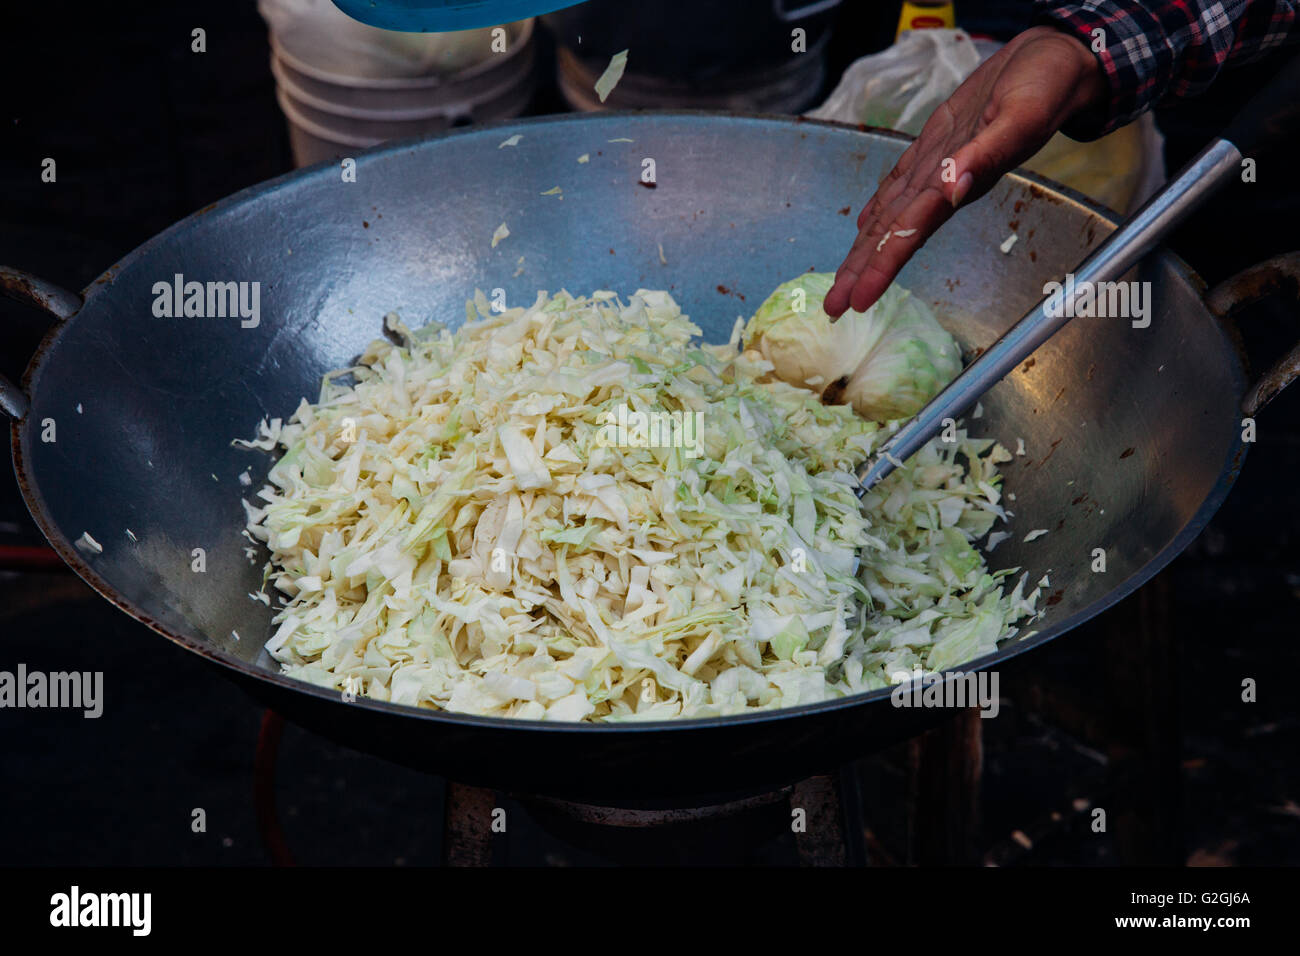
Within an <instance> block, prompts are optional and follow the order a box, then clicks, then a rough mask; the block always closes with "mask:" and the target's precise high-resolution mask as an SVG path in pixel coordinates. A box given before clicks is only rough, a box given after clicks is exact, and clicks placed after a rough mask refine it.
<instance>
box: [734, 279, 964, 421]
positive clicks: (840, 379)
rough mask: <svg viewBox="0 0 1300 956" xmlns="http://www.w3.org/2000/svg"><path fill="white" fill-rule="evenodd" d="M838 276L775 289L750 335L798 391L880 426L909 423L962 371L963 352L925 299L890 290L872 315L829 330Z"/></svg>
mask: <svg viewBox="0 0 1300 956" xmlns="http://www.w3.org/2000/svg"><path fill="white" fill-rule="evenodd" d="M834 280H835V276H834V274H833V273H830V272H808V273H805V274H804V275H801V276H799V277H798V278H797V279H791V280H790V281H789V282H785V283H782V284H781V285H779V286H777V288H776V291H775V292H773V293H772V294H771V295H770V296H768V297H767V301H765V302H764V303H763V304H762V305H761V306H759V307H758V311H757V312H755V313H754V317H753V318H751V319H750V320H749V324H748V325H747V326H746V327H745V334H744V338H745V347H746V348H748V349H756V350H757V351H759V352H760V353H761V354H762V355H763V357H764V358H766V359H767V360H768V361H769V362H771V363H772V365H773V366H774V369H775V372H776V374H777V376H778V377H779V378H781V379H783V380H785V381H787V382H789V383H790V384H792V385H800V386H803V387H805V388H811V389H812V390H813V391H815V392H817V393H818V394H819V395H821V396H822V401H824V402H825V403H826V404H828V405H842V404H847V405H852V406H853V408H854V410H856V411H857V413H858V414H859V415H861V416H863V417H864V418H867V419H870V420H872V421H877V422H887V421H892V420H894V419H900V418H910V417H911V416H912V415H914V414H916V413H917V412H918V411H920V410H921V408H922V407H924V405H925V404H926V402H928V401H929V400H930V399H932V398H934V396H935V395H937V394H938V393H939V391H940V390H941V389H942V388H943V387H944V386H945V385H947V384H948V383H949V382H951V381H952V380H953V378H954V377H956V375H957V373H958V372H959V371H961V350H960V349H959V348H958V347H957V342H956V341H955V340H954V339H953V337H952V336H951V335H949V334H948V332H947V331H946V330H945V329H944V328H943V326H941V325H940V324H939V322H938V320H937V319H936V318H935V317H934V313H933V312H931V311H930V308H929V306H927V305H926V304H925V303H924V302H922V301H921V300H920V299H918V298H916V297H915V296H913V295H912V294H911V293H910V292H908V291H907V290H906V289H904V288H902V287H901V286H898V285H891V286H890V287H889V288H888V289H886V290H885V293H884V295H882V296H881V297H880V299H879V300H878V301H877V302H876V304H875V305H873V306H872V307H871V308H869V309H867V311H866V312H854V311H853V310H851V309H850V310H849V311H848V312H845V313H844V315H843V316H841V317H840V319H839V320H838V321H837V322H831V320H830V316H828V315H827V314H826V313H825V312H824V311H823V310H822V302H823V300H825V298H826V293H827V292H829V291H830V288H831V284H832V283H833V282H834Z"/></svg>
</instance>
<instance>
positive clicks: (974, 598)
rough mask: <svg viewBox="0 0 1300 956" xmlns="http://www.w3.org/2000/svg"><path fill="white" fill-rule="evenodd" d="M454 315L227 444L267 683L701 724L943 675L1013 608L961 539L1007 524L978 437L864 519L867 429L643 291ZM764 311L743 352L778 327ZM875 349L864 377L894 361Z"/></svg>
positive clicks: (1030, 602) (881, 431)
mask: <svg viewBox="0 0 1300 956" xmlns="http://www.w3.org/2000/svg"><path fill="white" fill-rule="evenodd" d="M812 278H813V277H804V278H803V279H802V280H796V281H808V280H810V279H812ZM784 288H785V287H783V289H784ZM817 289H820V286H819V285H814V291H816V290H817ZM787 291H789V290H787ZM820 295H824V291H821V292H820ZM820 301H821V300H820V296H818V295H814V296H812V297H810V298H809V299H808V303H807V304H808V305H810V306H811V307H812V308H813V309H815V310H818V311H819V310H820ZM765 307H766V306H765ZM467 311H468V316H467V322H466V323H465V324H464V325H463V326H461V327H460V328H459V329H458V330H457V331H455V332H454V333H453V332H449V331H447V330H446V329H444V328H442V327H440V326H439V325H437V324H431V325H429V326H426V327H424V328H421V329H419V330H417V331H414V332H411V331H409V330H408V329H406V328H405V326H403V325H402V324H401V323H400V321H398V320H397V318H396V316H389V318H388V325H389V329H390V330H392V331H394V332H395V334H396V336H397V337H398V338H399V340H400V342H401V344H400V345H398V344H393V343H391V342H388V341H385V340H378V341H376V342H374V343H372V344H371V345H370V346H369V347H368V349H367V351H366V352H365V354H363V355H362V356H361V357H360V360H359V362H358V364H357V365H356V366H355V367H353V368H350V369H344V370H340V371H338V372H333V373H330V374H329V375H327V376H326V377H325V379H324V381H323V383H322V386H321V392H320V397H319V400H318V401H317V402H315V403H314V404H313V403H308V402H307V401H305V400H304V401H303V402H302V403H301V404H300V405H299V407H298V409H297V411H295V412H294V414H293V417H292V418H291V419H290V420H289V421H288V422H287V423H284V424H283V425H281V423H280V422H279V421H278V420H276V421H273V422H271V423H269V424H268V423H266V422H264V423H263V424H262V426H261V429H260V433H259V438H258V440H257V441H254V442H244V443H241V444H244V445H246V446H249V447H259V448H263V449H266V450H276V449H283V450H284V451H283V455H282V457H280V458H279V460H278V461H277V462H276V463H275V465H274V466H273V467H272V468H271V470H270V473H269V476H268V481H269V482H270V484H269V485H267V486H266V487H265V488H263V489H262V491H261V492H260V501H259V502H258V504H257V505H250V504H248V503H247V502H246V503H245V506H246V509H247V511H248V531H249V533H250V534H251V535H252V536H254V537H256V538H257V539H258V540H260V541H263V542H265V544H266V546H267V547H268V548H269V550H270V553H271V560H270V562H269V564H268V566H267V579H268V581H269V583H271V584H273V585H274V587H275V588H277V589H278V590H279V592H280V593H281V594H282V595H283V596H284V602H285V604H284V607H283V608H281V609H279V610H278V611H277V614H276V616H275V623H276V629H275V631H274V634H273V636H272V637H271V638H270V640H269V641H268V643H267V645H266V647H267V650H268V651H269V652H270V654H271V655H272V656H273V657H274V658H275V659H276V660H277V661H279V662H280V663H281V665H282V667H283V670H284V672H285V673H286V674H289V675H291V676H294V677H297V678H300V679H302V680H306V681H310V682H313V683H315V684H319V685H322V686H326V687H331V688H336V689H341V690H351V691H352V692H354V693H356V694H357V695H358V696H361V695H365V696H368V697H370V698H373V699H376V700H384V701H392V702H395V703H400V704H407V705H411V706H417V707H434V708H443V709H446V710H450V711H458V712H464V713H472V714H483V715H494V716H507V717H518V718H531V719H544V720H560V721H580V720H590V721H629V720H660V719H667V718H679V717H685V718H690V717H705V716H714V715H726V714H739V713H745V712H748V711H752V710H755V709H760V708H776V707H790V706H795V705H800V704H809V703H814V702H817V701H823V700H827V699H829V698H834V697H840V696H843V695H846V694H854V693H859V692H863V691H868V690H871V689H874V688H880V687H885V686H887V685H889V684H891V683H893V682H895V680H896V676H895V675H897V674H898V673H899V672H900V671H908V672H911V671H914V670H916V669H924V670H939V669H943V668H951V667H953V666H954V665H957V664H960V663H962V662H964V661H967V660H970V659H971V658H974V657H976V656H978V655H981V654H984V653H986V652H989V651H992V650H994V649H995V648H996V646H997V645H998V643H999V642H1000V641H1002V640H1005V639H1007V638H1009V637H1011V636H1012V635H1013V634H1015V633H1016V631H1017V626H1018V624H1019V623H1020V622H1022V621H1023V620H1024V619H1026V618H1029V617H1032V616H1033V615H1034V614H1035V613H1036V605H1037V602H1038V598H1039V589H1037V588H1035V589H1032V590H1029V591H1026V581H1025V579H1024V578H1023V577H1022V578H1021V579H1020V581H1019V583H1017V584H1016V585H1015V587H1014V588H1011V589H1008V585H1009V583H1010V582H1009V581H1007V580H1005V578H1006V576H1007V575H1008V574H1010V573H1011V572H1006V571H1004V572H998V573H996V574H991V573H989V571H988V569H987V566H986V565H985V562H984V560H983V558H982V556H981V554H980V553H979V551H977V550H976V548H975V547H974V546H973V543H974V542H976V541H977V540H978V539H979V538H981V537H982V536H984V535H986V534H987V533H988V532H989V531H990V529H991V528H992V526H993V524H994V522H995V521H997V520H998V519H999V518H1005V517H1006V515H1005V513H1004V511H1003V509H1002V506H1001V504H1000V492H999V482H1000V479H999V477H998V475H997V465H998V463H999V462H1002V461H1006V460H1008V459H1009V458H1010V457H1011V456H1010V455H1009V454H1008V453H1007V451H1006V450H1005V449H1003V448H1002V447H1001V446H1000V445H997V444H996V443H994V442H993V441H991V440H988V439H975V438H972V437H969V436H968V435H966V433H965V432H964V431H959V434H958V440H957V441H956V442H955V443H941V442H938V441H936V442H934V443H932V444H931V445H929V446H928V447H926V448H925V449H923V450H922V451H921V452H920V453H918V454H917V455H916V456H914V457H913V458H912V459H911V460H910V461H908V462H907V463H906V464H905V465H904V466H903V467H902V468H900V469H899V470H898V471H896V472H895V473H894V474H892V475H891V476H890V477H889V478H888V479H886V480H885V481H884V482H882V483H881V484H880V485H879V486H877V487H876V488H875V489H873V490H872V491H871V493H869V494H868V495H867V496H866V498H865V499H864V502H865V507H863V504H862V503H860V502H859V500H858V498H857V497H856V496H855V494H854V487H855V481H854V477H853V471H854V469H855V468H856V466H858V465H859V464H860V463H862V462H863V461H864V460H865V459H866V458H867V457H868V456H869V455H870V454H871V453H872V452H873V450H875V449H876V448H877V447H878V445H879V444H880V443H881V442H882V441H883V440H884V438H885V437H887V436H888V434H889V433H890V431H891V426H890V425H889V424H887V423H886V422H884V421H873V420H870V419H869V418H866V417H863V416H862V415H859V414H858V413H856V412H855V411H854V409H853V408H852V407H850V406H849V405H847V404H827V403H825V402H823V401H822V397H821V395H820V394H819V390H818V389H816V388H814V387H811V386H808V385H807V384H806V383H805V382H803V381H797V382H795V383H793V384H792V383H790V382H786V381H783V380H782V379H781V378H780V377H779V376H778V375H777V374H776V372H777V371H779V368H780V363H781V361H782V359H781V357H780V356H776V358H775V361H774V359H773V358H769V357H768V356H767V355H766V354H765V352H764V350H763V348H762V347H761V346H762V345H763V343H762V342H761V341H756V342H755V343H754V344H756V345H758V346H759V347H755V348H747V347H745V340H743V339H742V331H743V330H742V326H743V323H742V322H738V323H737V326H736V329H735V332H734V334H733V336H732V339H731V341H730V343H728V344H726V345H704V344H700V343H699V342H698V341H697V337H698V336H699V334H700V330H699V329H698V328H697V327H696V326H695V325H694V324H692V323H691V322H690V321H689V319H688V318H687V316H685V315H683V314H682V312H681V310H680V308H679V307H678V305H677V303H676V302H674V301H673V299H672V297H671V296H670V295H669V294H668V293H666V292H662V291H647V290H641V291H638V292H637V293H636V294H635V295H633V296H631V297H630V298H629V299H628V300H627V301H626V302H623V301H622V300H620V299H619V298H618V297H617V296H616V295H615V294H614V293H612V292H603V291H602V292H595V293H593V294H592V295H590V296H574V295H571V294H569V293H568V292H564V291H560V292H557V293H555V294H554V295H548V294H547V293H544V292H543V293H539V294H538V297H537V300H536V301H535V302H534V303H533V304H532V305H531V306H529V307H527V308H513V309H510V310H507V311H504V312H500V313H495V312H493V311H492V310H491V309H490V308H489V305H488V302H487V300H486V298H484V296H483V295H482V293H479V294H478V295H477V296H476V298H475V300H474V301H473V302H471V303H470V304H469V305H468V307H467ZM762 315H763V310H760V316H762ZM823 315H824V314H823ZM870 317H871V313H870V312H869V313H866V314H865V316H854V317H852V318H853V319H854V320H855V321H856V320H862V319H869V318H870ZM849 318H850V317H848V316H846V320H848V319H849ZM764 321H766V329H767V331H766V332H765V333H764V335H765V336H767V343H768V345H769V346H770V345H771V343H772V342H774V341H778V340H779V333H780V330H781V326H782V323H783V322H784V321H785V320H784V319H779V318H774V317H773V316H771V315H768V316H766V319H765V320H764ZM840 324H842V323H840ZM755 325H758V326H759V327H760V329H761V328H762V327H763V323H760V322H759V317H757V316H756V318H755V322H754V323H751V326H750V333H751V336H750V337H751V338H761V337H755V336H753V334H752V333H753V331H754V328H755ZM845 328H846V329H847V328H849V327H848V326H846V327H845ZM929 331H930V330H927V334H929ZM940 331H942V330H940ZM855 334H857V333H855ZM944 334H946V333H944ZM890 335H891V332H890V331H888V330H887V331H886V334H885V335H883V336H880V337H879V338H880V341H881V343H885V342H886V341H888V343H889V348H888V351H889V355H885V356H882V355H879V354H878V355H876V359H877V360H881V359H882V358H883V359H885V360H887V361H889V362H894V359H893V358H892V356H893V355H894V353H895V351H900V352H901V353H902V354H904V355H905V356H907V357H908V358H907V359H906V361H904V362H903V366H905V367H911V365H910V364H909V363H911V361H912V360H911V358H910V356H913V355H914V354H919V353H917V352H916V351H915V350H912V351H909V350H908V349H909V348H910V346H909V345H908V341H907V336H906V335H901V336H898V335H894V336H893V337H892V338H891V337H890ZM949 341H951V340H949ZM926 347H927V348H929V349H930V351H928V352H925V353H924V354H926V355H930V356H931V361H932V362H934V364H936V365H938V364H939V362H940V361H941V360H942V358H943V357H944V356H947V355H948V353H947V352H945V351H944V349H943V348H942V347H940V348H938V351H937V352H936V351H935V350H934V348H933V347H931V346H928V345H927V346H926ZM952 348H953V349H954V350H955V345H953V346H952ZM868 351H869V350H868ZM935 355H938V356H940V358H939V359H935V358H934V356H935ZM889 367H890V368H894V369H896V370H897V369H898V368H900V366H898V365H897V363H895V364H894V365H890V366H889ZM947 370H948V369H947V366H944V367H943V368H941V369H940V370H939V372H940V374H938V375H937V376H934V377H933V378H934V381H938V379H939V378H942V374H946V372H947ZM909 381H910V382H912V383H913V384H911V385H909V386H908V388H909V389H911V390H912V392H915V389H916V388H930V387H932V383H931V384H926V382H928V381H929V380H928V379H927V380H925V381H922V380H921V378H920V377H919V376H914V377H913V378H912V379H909ZM940 384H942V383H940ZM905 391H906V390H904V389H902V388H900V389H899V394H903V393H904V392H905ZM909 394H910V393H909ZM908 400H909V401H910V400H911V399H908ZM656 425H658V426H659V427H655V426H656ZM893 427H896V426H893ZM859 556H860V559H861V560H860V566H857V567H856V570H855V565H858V561H857V560H856V558H858V557H859Z"/></svg>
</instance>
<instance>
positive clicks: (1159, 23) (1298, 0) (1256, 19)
mask: <svg viewBox="0 0 1300 956" xmlns="http://www.w3.org/2000/svg"><path fill="white" fill-rule="evenodd" d="M1034 7H1035V11H1034V22H1035V23H1039V24H1048V25H1050V26H1054V27H1056V28H1058V29H1061V30H1064V31H1065V32H1067V33H1070V34H1073V35H1075V36H1077V37H1078V38H1079V40H1080V41H1082V42H1083V43H1084V44H1086V45H1087V46H1088V48H1089V49H1090V50H1093V54H1094V55H1095V56H1096V57H1097V59H1098V60H1100V61H1101V65H1102V67H1103V68H1104V69H1105V71H1106V80H1107V82H1108V83H1109V84H1110V102H1109V103H1108V104H1107V105H1106V107H1105V108H1104V109H1102V110H1101V111H1099V112H1098V113H1097V114H1096V115H1093V116H1089V117H1087V118H1081V119H1080V121H1079V122H1076V123H1072V124H1070V125H1069V126H1068V127H1067V128H1066V132H1067V133H1068V134H1069V135H1071V136H1073V137H1074V138H1075V139H1093V138H1095V137H1097V136H1101V135H1102V134H1104V133H1109V132H1110V131H1111V130H1113V129H1116V128H1118V127H1120V126H1123V125H1124V124H1125V123H1128V122H1131V121H1132V120H1134V119H1136V118H1137V117H1138V116H1139V115H1141V114H1142V113H1144V112H1146V111H1147V110H1148V109H1150V108H1151V107H1152V106H1154V105H1155V104H1156V103H1157V102H1159V101H1160V100H1161V99H1164V98H1165V97H1171V98H1178V97H1184V96H1195V95H1196V94H1197V93H1200V92H1201V91H1202V90H1204V89H1205V88H1206V87H1207V86H1209V85H1210V84H1211V83H1213V82H1214V78H1215V77H1216V76H1218V75H1219V71H1220V70H1222V69H1223V68H1224V67H1225V66H1228V65H1233V66H1236V65H1240V64H1242V63H1248V62H1250V61H1251V60H1254V59H1258V58H1259V57H1261V56H1263V55H1264V54H1266V53H1268V52H1269V51H1270V50H1273V49H1276V48H1277V47H1279V46H1281V45H1283V44H1285V43H1294V42H1297V41H1300V12H1298V11H1300V0H1146V2H1141V3H1139V2H1136V0H1083V2H1082V3H1062V2H1060V0H1035V3H1034ZM1098 29H1100V30H1101V31H1102V32H1101V34H1094V31H1095V30H1098ZM1094 36H1100V37H1101V39H1102V41H1103V43H1099V44H1094V42H1093V40H1094ZM1094 46H1101V47H1102V49H1100V50H1097V49H1094Z"/></svg>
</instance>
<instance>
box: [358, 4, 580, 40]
mask: <svg viewBox="0 0 1300 956" xmlns="http://www.w3.org/2000/svg"><path fill="white" fill-rule="evenodd" d="M578 2H579V0H334V5H335V6H336V7H338V8H339V9H340V10H342V11H343V12H344V13H346V14H347V15H348V16H350V17H351V18H352V19H354V20H360V21H361V22H362V23H368V24H370V26H372V27H381V28H382V29H385V30H401V31H403V32H405V33H446V32H448V31H451V30H473V29H476V28H477V27H489V26H495V25H496V24H499V23H512V22H513V21H515V20H526V19H527V18H529V17H535V16H539V15H541V14H543V13H550V12H551V11H552V10H559V9H560V8H561V7H572V6H575V5H576V4H577V3H578Z"/></svg>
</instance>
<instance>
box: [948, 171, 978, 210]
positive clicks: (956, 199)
mask: <svg viewBox="0 0 1300 956" xmlns="http://www.w3.org/2000/svg"><path fill="white" fill-rule="evenodd" d="M973 182H975V177H974V176H972V175H971V174H970V173H962V174H961V177H960V178H959V179H958V180H957V185H956V186H954V187H953V188H952V208H953V209H956V208H957V207H958V206H960V205H961V201H962V200H963V199H965V198H966V194H967V193H968V192H970V187H971V184H972V183H973Z"/></svg>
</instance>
